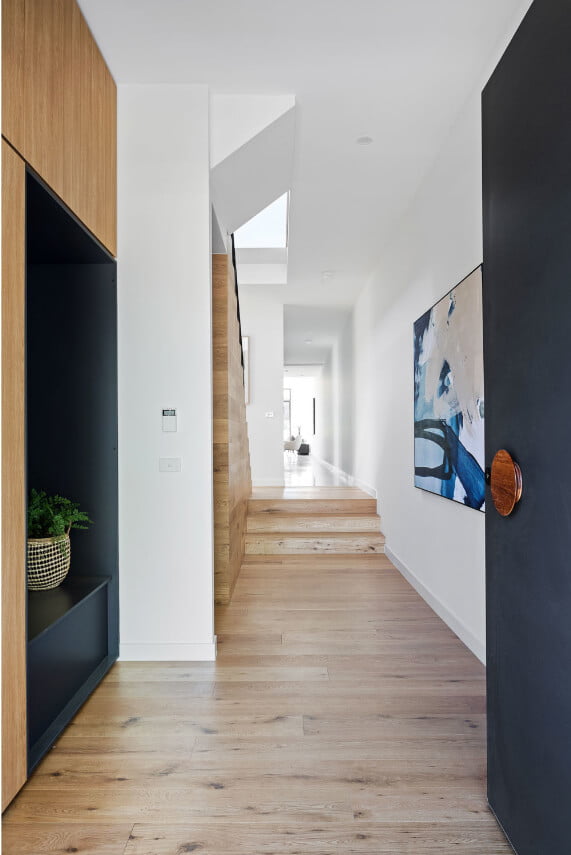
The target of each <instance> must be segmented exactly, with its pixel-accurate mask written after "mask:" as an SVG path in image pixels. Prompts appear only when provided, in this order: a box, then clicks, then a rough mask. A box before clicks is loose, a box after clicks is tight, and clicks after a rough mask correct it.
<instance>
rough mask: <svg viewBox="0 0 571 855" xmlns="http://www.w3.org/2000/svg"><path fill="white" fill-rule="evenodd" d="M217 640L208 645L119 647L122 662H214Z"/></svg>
mask: <svg viewBox="0 0 571 855" xmlns="http://www.w3.org/2000/svg"><path fill="white" fill-rule="evenodd" d="M215 659H216V638H215V639H214V641H212V642H210V643H206V644H152V643H151V644H138V643H131V642H126V643H124V644H120V645H119V660H120V661H121V662H214V661H215Z"/></svg>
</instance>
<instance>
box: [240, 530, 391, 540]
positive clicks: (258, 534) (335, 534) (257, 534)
mask: <svg viewBox="0 0 571 855" xmlns="http://www.w3.org/2000/svg"><path fill="white" fill-rule="evenodd" d="M246 537H248V538H251V539H253V540H261V539H265V540H267V539H268V538H270V539H272V540H274V539H275V540H278V539H280V538H284V537H289V538H299V539H301V538H306V539H309V540H315V539H317V538H320V537H326V538H333V539H337V538H342V537H360V538H363V539H368V538H372V537H382V538H383V539H384V537H385V536H384V534H383V533H382V532H381V531H248V532H246Z"/></svg>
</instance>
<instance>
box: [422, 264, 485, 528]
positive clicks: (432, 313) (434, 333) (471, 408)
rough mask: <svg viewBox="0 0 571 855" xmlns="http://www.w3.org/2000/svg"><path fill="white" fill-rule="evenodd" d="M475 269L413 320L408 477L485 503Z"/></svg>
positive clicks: (479, 505)
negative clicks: (411, 453)
mask: <svg viewBox="0 0 571 855" xmlns="http://www.w3.org/2000/svg"><path fill="white" fill-rule="evenodd" d="M482 339H483V333H482V270H481V268H480V267H478V268H477V269H476V270H474V271H473V273H470V275H469V276H467V277H466V279H463V280H462V282H460V284H459V285H457V286H456V287H455V288H453V289H452V291H450V293H449V294H447V295H446V296H445V297H443V298H442V300H440V302H438V303H436V305H435V306H433V307H432V309H429V311H428V312H425V314H424V315H422V317H420V318H419V319H418V320H417V321H415V324H414V483H415V486H417V487H420V488H421V489H423V490H429V491H430V492H431V493H438V494H439V495H440V496H444V497H445V498H447V499H453V500H454V501H455V502H461V503H462V504H464V505H467V506H468V507H470V508H476V509H477V510H481V511H483V510H484V501H485V488H486V482H485V475H484V357H483V342H482Z"/></svg>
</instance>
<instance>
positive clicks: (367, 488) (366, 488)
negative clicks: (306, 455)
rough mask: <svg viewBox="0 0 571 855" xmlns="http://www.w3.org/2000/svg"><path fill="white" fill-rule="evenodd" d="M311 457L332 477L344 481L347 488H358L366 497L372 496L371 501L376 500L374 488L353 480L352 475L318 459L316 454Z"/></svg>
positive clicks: (320, 458) (358, 480)
mask: <svg viewBox="0 0 571 855" xmlns="http://www.w3.org/2000/svg"><path fill="white" fill-rule="evenodd" d="M311 456H312V457H313V459H314V460H317V462H318V463H321V465H322V466H325V468H326V469H329V471H330V472H333V474H334V475H337V476H338V477H339V478H341V480H342V481H345V483H346V484H347V486H348V487H358V488H359V489H360V490H362V491H363V492H364V493H367V495H369V496H372V498H373V499H376V498H377V491H376V490H375V488H374V487H371V485H370V484H366V483H365V481H361V480H360V479H359V478H355V476H354V475H349V473H348V472H345V471H344V470H343V469H340V468H339V467H338V466H334V465H333V463H329V461H328V460H323V458H322V457H318V456H317V455H316V454H312V455H311Z"/></svg>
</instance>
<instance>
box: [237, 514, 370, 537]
mask: <svg viewBox="0 0 571 855" xmlns="http://www.w3.org/2000/svg"><path fill="white" fill-rule="evenodd" d="M380 525H381V520H380V517H379V516H378V514H375V513H371V514H355V513H353V514H347V513H345V514H337V513H335V514H333V513H331V514H324V513H313V512H312V513H307V514H293V513H279V514H278V513H264V512H262V513H253V514H252V513H251V514H249V515H248V527H247V531H248V532H279V533H286V532H301V533H308V532H320V533H324V532H331V531H334V532H347V533H348V532H368V531H374V532H379V530H380Z"/></svg>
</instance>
